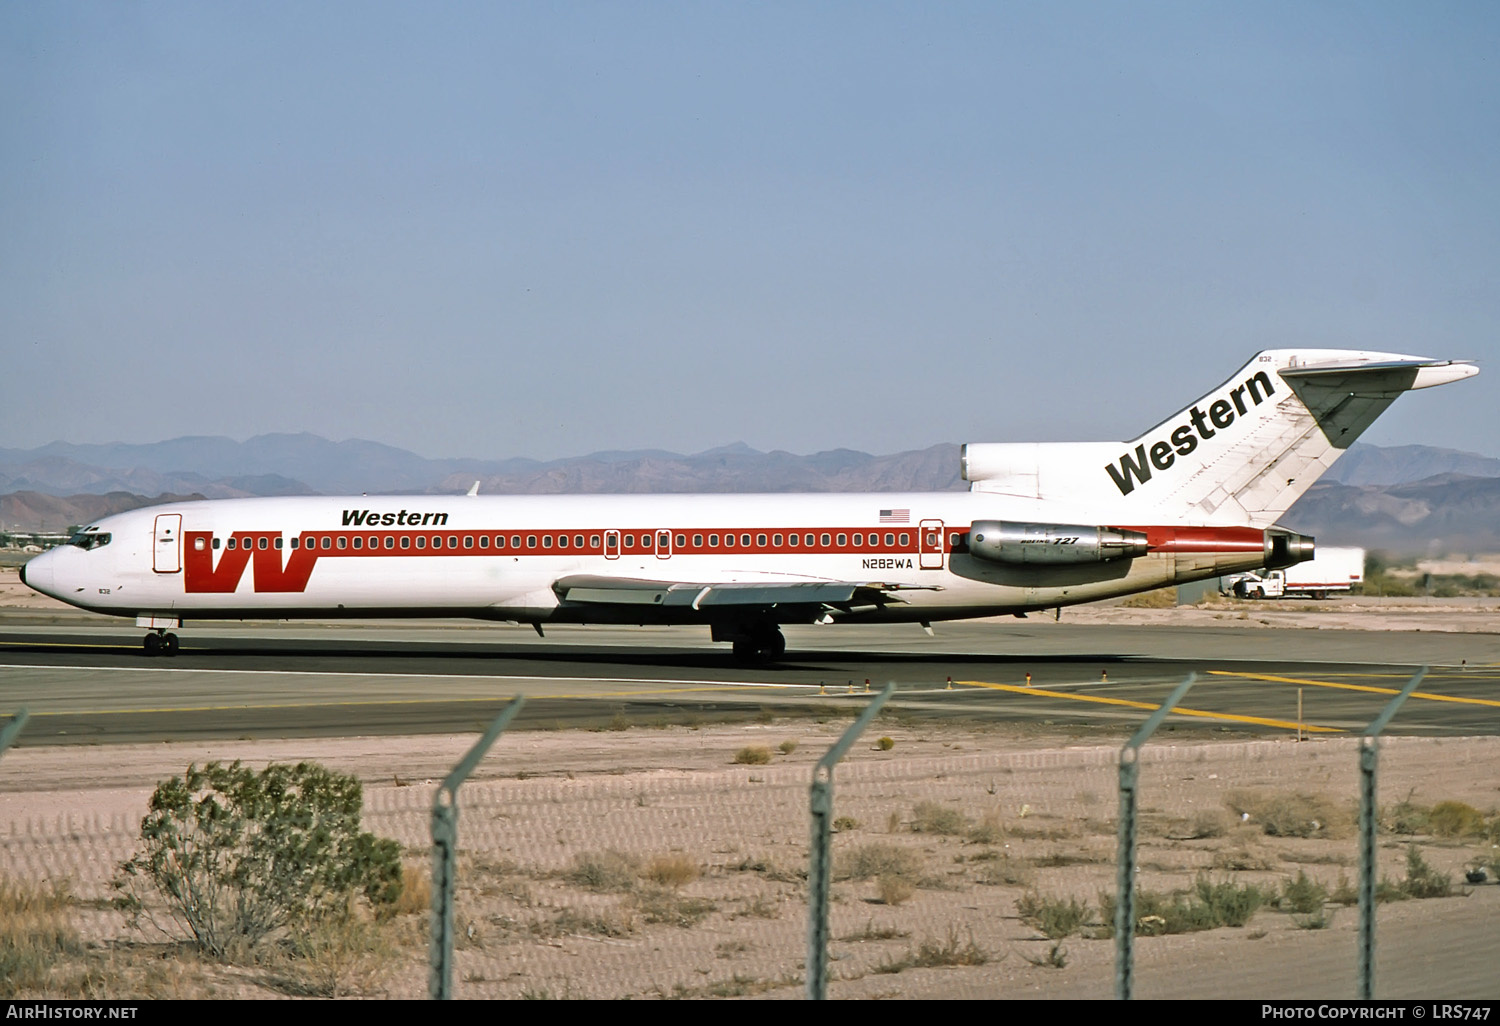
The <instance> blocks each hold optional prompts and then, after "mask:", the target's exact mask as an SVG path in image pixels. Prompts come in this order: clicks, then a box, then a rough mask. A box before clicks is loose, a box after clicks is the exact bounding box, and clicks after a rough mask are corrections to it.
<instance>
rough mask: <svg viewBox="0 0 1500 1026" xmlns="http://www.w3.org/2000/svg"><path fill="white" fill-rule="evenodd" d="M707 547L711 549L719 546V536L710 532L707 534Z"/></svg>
mask: <svg viewBox="0 0 1500 1026" xmlns="http://www.w3.org/2000/svg"><path fill="white" fill-rule="evenodd" d="M708 547H709V548H711V549H716V548H718V547H719V536H718V535H716V534H711V535H709V536H708Z"/></svg>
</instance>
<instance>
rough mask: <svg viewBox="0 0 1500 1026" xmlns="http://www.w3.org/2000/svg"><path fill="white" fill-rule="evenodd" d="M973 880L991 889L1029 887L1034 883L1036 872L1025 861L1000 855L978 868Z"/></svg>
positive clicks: (1027, 861) (1029, 863) (1028, 862)
mask: <svg viewBox="0 0 1500 1026" xmlns="http://www.w3.org/2000/svg"><path fill="white" fill-rule="evenodd" d="M974 879H976V880H978V881H979V882H980V883H982V884H989V885H990V886H992V887H999V886H1004V887H1030V886H1032V884H1034V883H1035V882H1036V870H1035V869H1034V868H1033V867H1032V865H1031V862H1030V861H1029V860H1027V859H1022V858H1011V857H1010V856H1009V855H1002V856H1001V857H1000V858H998V859H993V860H991V861H989V862H986V863H985V864H984V865H983V866H982V867H980V870H979V872H978V873H976V874H974Z"/></svg>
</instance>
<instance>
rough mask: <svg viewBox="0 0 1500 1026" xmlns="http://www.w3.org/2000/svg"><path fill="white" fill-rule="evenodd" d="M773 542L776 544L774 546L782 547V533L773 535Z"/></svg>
mask: <svg viewBox="0 0 1500 1026" xmlns="http://www.w3.org/2000/svg"><path fill="white" fill-rule="evenodd" d="M771 544H772V545H774V546H776V547H777V548H778V549H779V548H781V535H779V534H773V535H771Z"/></svg>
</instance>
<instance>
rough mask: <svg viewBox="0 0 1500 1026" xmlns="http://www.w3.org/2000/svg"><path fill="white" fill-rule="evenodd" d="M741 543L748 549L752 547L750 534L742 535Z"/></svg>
mask: <svg viewBox="0 0 1500 1026" xmlns="http://www.w3.org/2000/svg"><path fill="white" fill-rule="evenodd" d="M740 544H741V545H743V546H744V547H745V548H747V549H748V548H749V547H750V536H749V535H748V534H742V535H740Z"/></svg>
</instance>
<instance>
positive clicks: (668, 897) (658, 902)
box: [630, 889, 719, 927]
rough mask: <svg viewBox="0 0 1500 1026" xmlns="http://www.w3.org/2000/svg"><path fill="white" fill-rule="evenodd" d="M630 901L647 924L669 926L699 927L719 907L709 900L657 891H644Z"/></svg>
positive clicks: (672, 892)
mask: <svg viewBox="0 0 1500 1026" xmlns="http://www.w3.org/2000/svg"><path fill="white" fill-rule="evenodd" d="M630 900H631V901H633V902H634V903H635V907H636V908H637V909H638V910H639V911H640V913H641V916H642V918H644V919H645V920H646V922H648V923H664V924H666V925H668V926H681V927H689V926H697V925H698V924H699V923H700V922H702V921H703V919H704V917H706V916H707V915H708V914H709V913H710V912H714V911H717V910H718V907H719V906H718V905H716V904H714V903H713V902H712V901H709V900H708V899H707V898H685V897H683V896H682V895H680V894H677V893H676V892H675V891H666V890H656V889H651V890H647V891H642V892H640V893H638V894H636V895H634V896H633V897H632V898H631V899H630Z"/></svg>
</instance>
